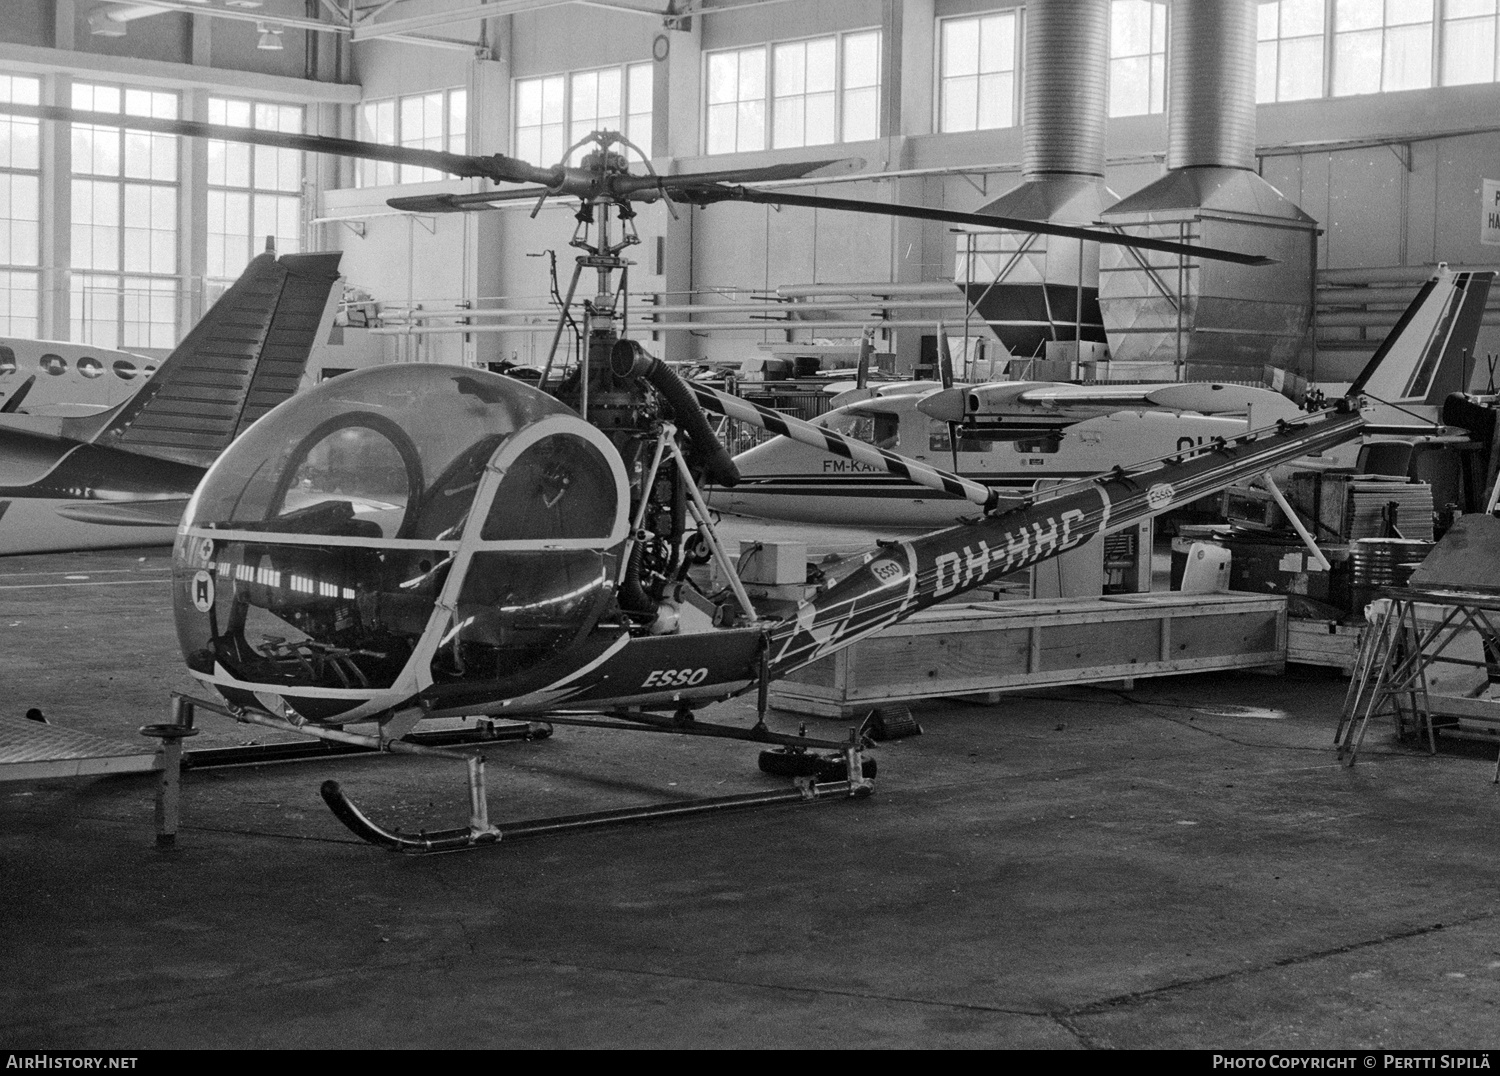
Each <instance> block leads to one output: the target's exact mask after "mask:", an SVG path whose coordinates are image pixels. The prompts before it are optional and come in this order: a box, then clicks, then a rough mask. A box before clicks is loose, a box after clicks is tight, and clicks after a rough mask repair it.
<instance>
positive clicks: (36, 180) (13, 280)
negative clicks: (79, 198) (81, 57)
mask: <svg viewBox="0 0 1500 1076" xmlns="http://www.w3.org/2000/svg"><path fill="white" fill-rule="evenodd" d="M4 78H5V80H6V86H5V92H4V95H3V98H0V99H3V100H7V101H16V98H17V94H16V85H15V83H16V81H17V80H24V81H25V82H26V83H29V84H32V87H33V89H34V92H32V93H30V94H22V95H21V96H23V97H24V98H25V100H24V101H22V102H19V103H25V104H38V103H40V102H41V93H42V79H41V77H40V76H32V75H18V74H12V75H5V76H4ZM0 124H3V125H4V127H5V128H6V129H7V130H8V131H10V132H14V131H15V130H16V129H18V128H20V129H25V130H30V131H31V132H33V133H32V140H33V143H34V145H35V147H36V162H35V167H27V166H25V165H17V164H15V163H14V154H12V157H11V158H9V159H7V160H5V161H4V162H0V177H3V178H4V180H5V182H6V184H7V185H8V186H9V191H8V195H9V197H8V199H7V202H8V204H9V205H10V206H12V207H14V205H15V201H16V198H15V186H14V184H15V180H17V179H21V180H27V179H29V180H31V181H32V183H33V185H34V188H35V196H34V198H33V199H32V201H33V203H34V206H33V208H34V210H35V216H34V217H32V218H26V217H17V216H15V215H14V210H13V208H12V210H11V211H9V212H8V213H7V215H6V216H5V217H3V218H0V225H3V226H4V228H5V229H6V232H7V235H6V242H5V246H4V251H5V254H6V257H5V258H4V259H0V334H4V335H6V336H17V337H23V338H28V339H36V338H38V337H40V335H41V298H42V292H41V284H42V163H43V162H42V152H41V147H42V142H41V122H40V121H39V120H32V119H26V118H24V117H21V116H7V117H4V118H0ZM7 143H8V144H12V145H13V142H12V139H11V138H10V137H8V138H7ZM18 223H20V224H23V225H24V224H30V225H31V232H32V237H31V246H32V248H33V250H32V253H33V255H34V258H33V260H31V261H29V262H28V261H24V260H17V259H16V258H15V257H14V255H15V253H16V251H15V245H16V240H15V231H16V225H17V224H18ZM23 241H24V240H23ZM18 279H19V280H20V281H22V284H21V286H20V287H18V286H17V281H18ZM27 280H29V282H30V286H29V287H28V286H26V284H25V283H24V282H25V281H27ZM17 292H21V293H22V294H23V295H24V294H29V295H30V302H29V304H27V303H25V302H24V300H23V303H22V305H23V307H24V306H26V305H29V306H30V308H31V309H30V312H29V313H26V312H24V311H23V312H21V313H17V312H16V295H17ZM12 358H14V356H12Z"/></svg>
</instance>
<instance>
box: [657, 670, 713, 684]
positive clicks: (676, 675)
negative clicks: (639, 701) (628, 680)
mask: <svg viewBox="0 0 1500 1076" xmlns="http://www.w3.org/2000/svg"><path fill="white" fill-rule="evenodd" d="M707 679H708V670H707V669H653V670H651V674H650V675H649V676H647V677H646V679H645V680H643V681H642V682H641V687H692V686H693V685H694V684H701V683H703V681H705V680H707Z"/></svg>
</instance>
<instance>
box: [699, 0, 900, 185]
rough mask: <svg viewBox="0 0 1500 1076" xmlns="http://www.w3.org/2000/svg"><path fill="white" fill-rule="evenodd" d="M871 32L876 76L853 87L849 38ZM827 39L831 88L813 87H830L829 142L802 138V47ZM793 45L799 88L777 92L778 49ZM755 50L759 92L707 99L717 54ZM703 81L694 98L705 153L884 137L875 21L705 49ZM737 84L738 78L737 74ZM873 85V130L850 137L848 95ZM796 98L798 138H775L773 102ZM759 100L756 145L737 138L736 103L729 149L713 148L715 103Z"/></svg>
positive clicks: (880, 38) (881, 57) (880, 41)
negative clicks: (799, 115)
mask: <svg viewBox="0 0 1500 1076" xmlns="http://www.w3.org/2000/svg"><path fill="white" fill-rule="evenodd" d="M864 36H873V37H874V39H875V80H874V82H873V83H861V84H860V85H858V86H850V85H849V84H848V50H849V44H848V42H849V41H850V39H854V38H859V37H864ZM824 41H831V42H832V43H833V63H834V73H833V89H832V90H831V91H823V90H818V91H815V92H816V93H818V94H821V93H825V92H831V93H832V97H833V117H832V120H831V121H830V126H831V128H832V135H833V136H832V138H831V139H829V140H828V141H817V142H809V141H808V140H807V126H806V116H807V113H806V103H807V98H808V97H809V96H811V94H809V93H808V92H807V91H806V89H805V87H806V59H805V57H806V46H807V45H809V44H812V43H814V42H824ZM798 45H801V46H803V53H802V55H803V57H804V60H803V64H804V67H803V72H802V73H803V82H802V85H803V87H804V89H803V90H801V91H799V92H792V93H783V94H780V95H778V94H777V92H776V90H777V86H776V75H777V60H776V55H777V51H778V50H788V49H791V48H794V47H796V46H798ZM753 52H759V53H760V54H761V55H762V57H763V60H762V69H761V78H760V90H761V95H760V97H758V98H757V97H736V98H735V99H734V100H733V101H713V100H711V99H710V94H711V93H712V83H711V77H710V71H711V66H712V64H713V62H714V59H715V58H716V57H721V56H726V55H729V54H731V53H733V54H736V55H743V54H746V53H753ZM701 62H702V68H701V72H700V74H701V76H702V86H703V91H702V95H701V98H700V101H699V105H700V117H701V126H700V130H699V138H700V143H699V144H700V146H701V148H702V153H703V155H704V156H706V157H722V156H727V155H729V154H734V153H764V152H766V151H768V150H788V149H805V148H810V147H815V146H835V145H840V144H843V143H847V142H856V141H857V142H866V141H873V140H874V139H878V138H881V137H884V134H885V132H884V130H883V126H884V116H883V115H882V114H881V113H882V110H881V105H880V102H881V96H882V94H883V93H884V92H885V82H886V71H885V33H884V30H883V28H882V27H880V26H878V25H871V26H854V27H850V28H848V29H845V30H837V31H834V32H833V33H823V34H807V35H803V36H799V37H789V38H778V39H776V40H770V41H755V42H749V43H746V44H741V45H735V46H732V47H728V48H721V49H712V50H708V51H705V52H704V53H703V57H702V61H701ZM737 83H740V84H742V79H737ZM870 90H874V101H875V104H874V116H873V120H874V128H875V133H874V134H872V135H869V136H866V137H857V138H849V137H847V136H848V134H849V132H850V122H851V121H850V112H851V109H850V97H851V96H852V95H853V94H856V93H864V92H868V91H870ZM797 98H801V99H802V102H803V114H802V119H803V123H802V126H801V132H802V134H801V138H800V140H798V141H785V142H779V141H778V140H777V124H776V115H777V102H778V101H791V100H795V99H797ZM757 101H758V102H760V104H761V106H762V116H761V139H760V144H759V145H746V144H743V143H742V142H741V140H740V138H739V134H738V128H739V119H738V116H739V112H740V110H739V108H738V107H737V108H736V135H735V138H734V139H733V142H734V145H733V147H732V148H715V147H716V143H718V142H720V141H721V140H720V139H716V138H715V137H714V114H713V109H714V107H715V106H718V107H723V106H725V105H729V104H733V105H736V106H743V105H748V104H753V103H755V102H757Z"/></svg>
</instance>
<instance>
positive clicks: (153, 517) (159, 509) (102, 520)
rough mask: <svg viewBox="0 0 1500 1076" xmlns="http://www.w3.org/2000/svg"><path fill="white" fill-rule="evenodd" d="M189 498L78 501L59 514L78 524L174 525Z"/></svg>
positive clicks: (58, 511) (64, 508) (121, 525)
mask: <svg viewBox="0 0 1500 1076" xmlns="http://www.w3.org/2000/svg"><path fill="white" fill-rule="evenodd" d="M187 504H188V498H186V497H180V498H173V499H171V500H155V501H75V502H74V503H72V504H65V505H62V506H60V507H59V508H58V509H57V514H58V515H60V516H62V517H64V518H65V519H72V520H77V521H78V522H79V523H98V524H101V525H103V526H106V527H175V526H177V524H178V523H180V522H182V513H183V511H184V510H185V509H186V508H187Z"/></svg>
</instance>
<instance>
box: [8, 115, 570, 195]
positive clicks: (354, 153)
mask: <svg viewBox="0 0 1500 1076" xmlns="http://www.w3.org/2000/svg"><path fill="white" fill-rule="evenodd" d="M0 115H11V116H26V117H30V118H31V119H39V120H56V121H58V122H61V123H86V124H91V125H93V126H96V127H124V128H126V129H128V130H132V131H152V132H154V133H156V134H168V135H184V136H186V137H188V138H214V139H218V140H219V141H222V142H245V143H249V144H250V145H255V146H273V147H275V148H277V149H295V150H303V151H304V152H307V153H328V154H332V155H333V156H336V157H355V158H358V159H361V160H367V161H390V162H392V163H394V164H409V165H413V166H416V167H418V168H433V169H436V170H437V171H439V172H447V173H448V174H449V175H454V176H478V177H481V178H483V179H489V180H492V181H494V182H496V183H540V184H542V185H544V186H547V187H557V186H558V185H560V184H561V183H562V182H563V181H564V180H565V179H567V178H568V171H567V170H566V169H563V168H561V167H559V168H538V167H537V166H536V165H534V164H528V163H527V162H525V161H518V160H516V159H515V158H514V157H505V156H502V155H501V154H498V153H497V154H495V155H494V156H493V157H471V156H467V155H465V154H462V153H446V152H444V151H442V150H437V149H417V148H415V147H411V146H382V145H380V144H378V143H375V142H358V141H355V140H354V139H352V138H331V137H329V136H327V135H309V134H292V133H289V132H283V131H263V130H258V129H256V128H252V127H229V126H226V125H224V124H220V123H200V122H198V121H197V120H172V119H163V118H160V117H156V116H129V115H122V114H121V113H118V112H86V111H84V110H82V109H76V108H63V107H61V106H59V105H17V104H8V103H0Z"/></svg>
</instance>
